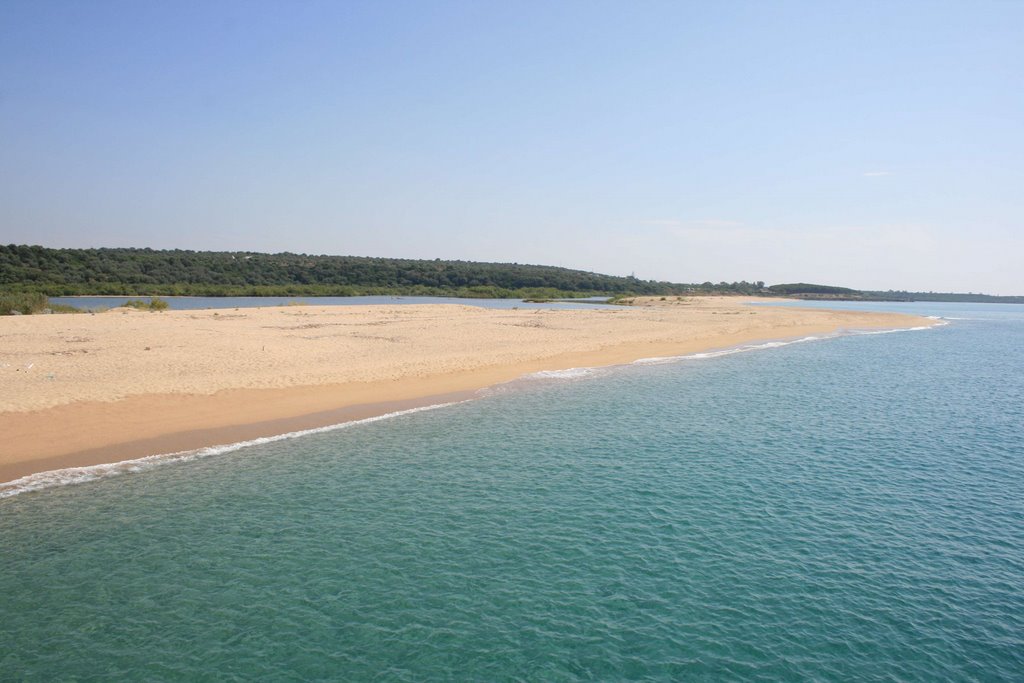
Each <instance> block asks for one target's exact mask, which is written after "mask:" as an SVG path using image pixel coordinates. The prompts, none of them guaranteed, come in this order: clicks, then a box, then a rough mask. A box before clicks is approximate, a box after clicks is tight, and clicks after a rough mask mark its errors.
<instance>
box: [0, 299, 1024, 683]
mask: <svg viewBox="0 0 1024 683" xmlns="http://www.w3.org/2000/svg"><path fill="white" fill-rule="evenodd" d="M828 306H829V307H832V308H845V307H849V308H873V309H884V310H898V311H904V312H913V313H919V314H923V315H929V316H934V317H937V318H941V319H942V321H941V322H943V323H945V324H943V325H941V326H938V327H933V328H929V329H915V330H907V331H899V332H890V333H869V334H865V333H861V334H853V333H851V334H843V335H838V336H830V337H828V338H805V339H800V340H790V341H789V342H787V343H781V342H776V343H770V344H755V345H750V346H747V347H741V348H737V349H723V350H720V351H718V352H712V353H703V354H696V355H692V356H686V357H680V358H665V359H650V360H648V361H646V362H641V363H634V364H630V365H626V366H621V367H615V368H605V369H589V368H577V369H575V370H572V371H566V372H560V373H544V374H540V375H534V376H530V377H527V378H523V379H521V380H518V381H516V382H513V383H510V384H507V385H502V386H499V387H495V388H492V389H490V390H488V391H485V392H483V393H482V394H481V396H480V397H479V398H478V399H477V400H471V401H468V402H462V403H457V404H453V405H445V406H439V407H435V408H433V409H430V410H418V411H410V412H405V413H401V414H396V415H393V416H388V417H386V418H379V419H374V420H370V421H363V422H359V423H352V424H349V425H345V426H339V427H336V428H333V429H326V430H316V431H314V432H310V433H304V434H299V435H292V436H289V437H286V438H279V439H273V440H271V439H267V440H260V441H258V442H252V443H250V444H246V445H235V446H227V447H223V448H218V449H206V450H205V451H202V452H196V453H192V454H179V455H178V456H174V457H168V458H163V459H161V458H156V459H152V460H149V461H145V462H139V463H135V464H133V465H130V466H125V467H122V468H120V469H112V470H108V471H96V472H93V473H92V474H90V475H88V476H86V475H82V476H78V477H65V478H63V479H62V478H59V477H58V478H53V479H51V480H48V481H45V482H42V481H37V482H36V484H38V485H37V486H29V485H24V486H22V487H21V488H19V489H17V490H12V489H10V488H8V489H7V491H6V493H5V495H6V497H4V498H2V499H0V680H11V681H15V680H16V681H53V680H69V681H75V680H95V681H110V680H139V681H142V680H145V681H200V680H210V681H213V680H217V681H255V680H260V681H315V680H331V681H362V680H380V681H441V680H443V681H450V680H459V681H578V680H587V681H631V680H638V681H639V680H643V681H647V680H650V681H688V680H697V681H700V680H708V681H720V680H736V681H802V680H813V681H1021V680H1024V438H1022V430H1024V306H1015V305H986V304H932V303H928V304H923V303H922V304H915V303H905V304H887V305H880V304H842V303H829V304H828Z"/></svg>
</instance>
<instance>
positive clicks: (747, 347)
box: [632, 335, 835, 365]
mask: <svg viewBox="0 0 1024 683" xmlns="http://www.w3.org/2000/svg"><path fill="white" fill-rule="evenodd" d="M831 336H835V335H831ZM827 338H828V336H822V337H817V336H810V337H801V338H800V339H788V340H784V341H781V340H780V341H768V342H761V343H760V344H744V345H742V346H734V347H731V348H728V349H719V350H717V351H702V352H700V353H687V354H684V355H681V356H655V357H653V358H640V359H639V360H635V361H633V363H632V364H633V365H660V364H662V363H678V362H679V361H685V360H706V359H708V358H720V357H722V356H731V355H732V354H734V353H744V352H746V351H757V350H760V349H775V348H778V347H780V346H789V345H790V344H801V343H803V342H809V341H817V340H819V339H827Z"/></svg>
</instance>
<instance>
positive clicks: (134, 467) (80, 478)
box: [0, 401, 465, 498]
mask: <svg viewBox="0 0 1024 683" xmlns="http://www.w3.org/2000/svg"><path fill="white" fill-rule="evenodd" d="M459 403H465V401H453V402H449V403H438V404H436V405H429V406H421V407H419V408H409V409H408V410H399V411H395V412H393V413H385V414H384V415H375V416H373V417H367V418H363V419H361V420H352V421H351V422H339V423H337V424H332V425H327V426H325V427H315V428H313V429H303V430H299V431H296V432H287V433H285V434H276V435H274V436H262V437H259V438H257V439H250V440H248V441H238V442H235V443H229V444H220V445H217V446H206V447H204V448H197V449H195V450H191V451H178V452H175V453H161V454H158V455H147V456H145V457H142V458H135V459H132V460H122V461H120V462H114V463H107V464H103V465H89V466H87V467H67V468H64V469H60V470H50V471H48V472H38V473H36V474H29V475H27V476H24V477H21V478H20V479H15V480H13V481H9V482H4V483H0V498H9V497H10V496H17V495H19V494H22V493H29V492H31V491H41V490H43V489H48V488H53V487H55V486H68V485H72V484H84V483H86V482H90V481H96V480H97V479H106V478H109V477H116V476H120V475H122V474H132V473H135V472H143V471H145V470H150V469H153V468H154V467H159V466H161V465H168V464H171V463H176V462H189V461H191V460H199V459H201V458H208V457H210V456H214V455H223V454H224V453H231V452H234V451H237V450H240V449H242V448H248V447H249V446H259V445H262V444H267V443H273V442H275V441H284V440H285V439H295V438H298V437H300V436H308V435H310V434H323V433H325V432H333V431H336V430H339V429H346V428H348V427H355V426H357V425H364V424H370V423H372V422H380V421H381V420H389V419H391V418H395V417H401V416H403V415H411V414H413V413H421V412H424V411H427V410H435V409H437V408H445V407H448V406H453V405H457V404H459Z"/></svg>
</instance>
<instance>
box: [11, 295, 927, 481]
mask: <svg viewBox="0 0 1024 683" xmlns="http://www.w3.org/2000/svg"><path fill="white" fill-rule="evenodd" d="M754 301H757V299H753V298H750V297H684V298H676V297H667V298H666V299H664V300H662V299H660V298H645V299H638V300H636V301H635V303H634V305H632V306H622V307H618V308H616V309H614V310H607V309H596V308H595V309H584V310H576V309H572V310H550V309H545V310H530V309H518V310H517V309H510V310H505V309H486V308H480V307H475V306H464V305H455V304H407V305H390V306H386V305H385V306H281V307H267V308H256V309H253V308H242V309H216V310H212V309H209V310H201V311H191V310H188V311H186V310H181V311H163V312H147V311H137V310H133V309H114V310H110V311H107V312H104V313H97V314H85V315H35V316H13V317H3V318H0V387H2V391H0V435H2V438H0V482H5V481H10V480H13V479H16V478H18V477H22V476H25V475H27V474H32V473H36V472H43V471H49V470H53V469H59V468H65V467H80V466H86V465H95V464H102V463H110V462H117V461H121V460H127V459H132V458H138V457H143V456H146V455H153V454H157V453H169V452H176V451H182V450H189V449H195V448H200V447H203V446H212V445H218V444H224V443H233V442H238V441H242V440H248V439H252V438H256V437H260V436H272V435H275V434H283V433H288V432H292V431H297V430H300V429H309V428H314V427H319V426H326V425H329V424H336V423H339V422H344V421H349V420H355V419H361V418H364V417H369V416H373V415H382V414H387V413H390V412H395V411H397V410H404V409H408V408H412V407H418V406H425V405H431V404H436V403H445V402H450V401H456V400H464V399H467V398H471V397H472V396H474V395H475V392H477V390H479V389H481V388H484V387H488V386H493V385H495V384H500V383H503V382H508V381H511V380H514V379H516V378H519V377H522V376H524V375H527V374H530V373H534V372H538V371H541V370H562V369H567V368H573V367H597V366H607V365H617V364H624V363H630V362H633V361H636V360H638V359H641V358H650V357H663V356H677V355H685V354H690V353H697V352H702V351H708V350H712V349H721V348H728V347H732V346H737V345H741V344H747V343H751V342H755V341H762V340H775V339H789V338H796V337H804V336H808V335H821V334H829V333H834V332H837V331H844V330H848V331H852V330H868V329H882V328H885V329H897V328H911V327H921V326H929V325H932V324H934V323H935V322H936V321H934V320H931V319H928V318H921V317H917V316H911V315H905V314H898V313H873V312H861V311H836V310H825V309H811V308H796V307H782V306H750V305H748V304H749V303H751V302H754ZM768 301H769V302H775V301H777V300H768Z"/></svg>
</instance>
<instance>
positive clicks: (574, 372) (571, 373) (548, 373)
mask: <svg viewBox="0 0 1024 683" xmlns="http://www.w3.org/2000/svg"><path fill="white" fill-rule="evenodd" d="M596 373H597V368H567V369H565V370H539V371H538V372H533V373H530V374H529V375H526V376H525V377H523V379H579V378H581V377H590V376H592V375H594V374H596Z"/></svg>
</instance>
